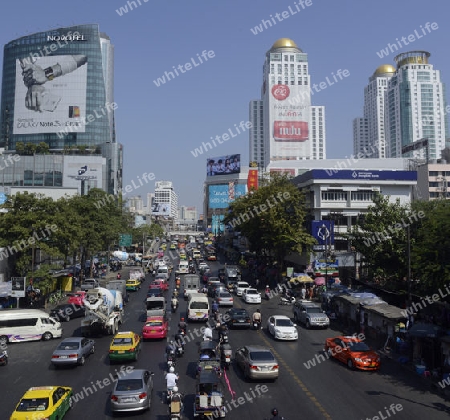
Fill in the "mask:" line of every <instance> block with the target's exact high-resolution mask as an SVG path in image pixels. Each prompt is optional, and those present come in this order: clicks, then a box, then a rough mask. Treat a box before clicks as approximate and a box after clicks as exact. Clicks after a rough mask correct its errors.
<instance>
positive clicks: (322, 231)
mask: <svg viewBox="0 0 450 420" xmlns="http://www.w3.org/2000/svg"><path fill="white" fill-rule="evenodd" d="M311 227H312V229H311V236H313V237H314V238H316V240H317V242H318V244H319V245H323V246H324V247H325V245H326V246H328V247H331V246H332V245H334V220H313V221H312V224H311Z"/></svg>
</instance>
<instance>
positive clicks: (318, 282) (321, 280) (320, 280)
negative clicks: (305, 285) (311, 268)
mask: <svg viewBox="0 0 450 420" xmlns="http://www.w3.org/2000/svg"><path fill="white" fill-rule="evenodd" d="M314 284H315V285H316V286H323V285H324V284H326V280H325V277H316V278H315V279H314Z"/></svg>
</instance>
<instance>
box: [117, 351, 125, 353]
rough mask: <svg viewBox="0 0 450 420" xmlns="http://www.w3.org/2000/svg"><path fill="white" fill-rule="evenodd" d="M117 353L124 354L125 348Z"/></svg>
mask: <svg viewBox="0 0 450 420" xmlns="http://www.w3.org/2000/svg"><path fill="white" fill-rule="evenodd" d="M117 353H119V354H123V353H125V350H119V351H118V352H117Z"/></svg>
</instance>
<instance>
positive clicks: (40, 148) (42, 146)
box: [36, 141, 50, 155]
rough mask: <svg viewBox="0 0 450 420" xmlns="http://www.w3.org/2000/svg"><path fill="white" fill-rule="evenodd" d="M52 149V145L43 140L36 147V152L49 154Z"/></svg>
mask: <svg viewBox="0 0 450 420" xmlns="http://www.w3.org/2000/svg"><path fill="white" fill-rule="evenodd" d="M49 151H50V147H49V145H48V144H47V143H45V142H44V141H41V142H40V143H39V144H38V145H37V148H36V152H37V153H39V154H41V155H48V154H49Z"/></svg>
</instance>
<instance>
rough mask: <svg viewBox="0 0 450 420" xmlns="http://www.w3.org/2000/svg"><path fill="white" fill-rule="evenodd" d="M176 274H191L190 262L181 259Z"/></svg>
mask: <svg viewBox="0 0 450 420" xmlns="http://www.w3.org/2000/svg"><path fill="white" fill-rule="evenodd" d="M176 274H189V263H188V262H187V261H183V260H181V261H180V263H179V264H178V268H177V271H176Z"/></svg>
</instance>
